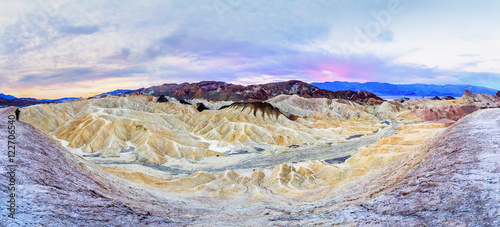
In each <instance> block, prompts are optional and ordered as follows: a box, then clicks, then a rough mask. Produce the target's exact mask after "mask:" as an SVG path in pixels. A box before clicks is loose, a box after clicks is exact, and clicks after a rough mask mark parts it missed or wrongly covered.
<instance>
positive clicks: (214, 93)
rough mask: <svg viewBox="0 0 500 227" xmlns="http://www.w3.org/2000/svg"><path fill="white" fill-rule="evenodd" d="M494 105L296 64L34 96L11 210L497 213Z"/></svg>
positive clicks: (213, 221)
mask: <svg viewBox="0 0 500 227" xmlns="http://www.w3.org/2000/svg"><path fill="white" fill-rule="evenodd" d="M499 107H500V92H498V93H497V94H496V95H486V94H474V93H472V92H470V91H467V90H466V91H465V92H464V94H463V95H462V96H461V97H457V98H453V97H447V98H443V97H442V98H439V97H435V98H418V99H397V100H384V99H382V98H380V97H378V96H377V95H375V94H373V93H370V92H366V91H359V92H356V91H335V92H334V91H329V90H323V89H320V88H318V87H315V86H313V85H310V84H307V83H304V82H301V81H296V80H293V81H287V82H278V83H269V84H259V85H250V86H242V85H233V84H230V83H225V82H214V81H204V82H199V83H192V84H187V83H185V84H164V85H159V86H153V87H149V88H144V89H140V90H135V91H129V92H122V93H119V94H114V95H101V96H96V97H92V98H81V99H75V100H70V101H66V102H61V103H49V104H37V105H31V106H26V107H23V108H21V109H20V110H21V114H20V121H19V122H16V123H15V126H16V129H17V131H18V132H17V133H18V136H17V137H18V140H17V143H18V144H19V145H18V151H17V152H18V163H19V164H18V165H19V167H18V169H17V173H16V174H17V175H16V176H17V177H18V179H19V182H21V183H19V188H18V190H19V194H20V197H19V198H18V201H19V204H18V206H19V210H21V211H22V212H21V213H18V215H19V216H20V218H18V219H16V220H14V223H17V224H19V225H37V224H42V225H47V224H48V225H50V224H51V223H60V224H61V225H65V224H68V225H70V224H71V223H87V224H88V225H195V226H206V225H224V226H239V225H247V226H267V225H278V226H280V225H283V226H286V225H331V224H343V225H377V224H378V225H383V226H393V225H394V226H422V225H424V226H435V225H456V226H461V225H467V226H495V225H500V222H499V221H500V205H499V204H500V197H499V195H500V191H499V188H500V180H499V179H500V178H499V177H498V174H499V173H500V159H499V158H498V157H499V155H500V109H499ZM15 109H16V107H14V106H11V107H8V108H4V109H2V110H1V111H2V114H4V115H10V114H13V113H14V110H15ZM4 118H7V116H4ZM0 124H2V128H4V127H7V124H6V122H4V121H2V122H0ZM0 136H1V138H0V141H1V142H2V143H6V142H5V141H7V139H6V138H7V136H8V135H7V134H5V133H4V132H2V134H0ZM2 146H6V144H3V145H2ZM1 162H2V165H4V164H5V165H6V164H7V160H6V159H4V158H3V157H2V159H1ZM2 177H5V176H2ZM4 180H7V179H4ZM2 190H4V189H2ZM4 199H7V198H2V200H4ZM41 216H43V217H44V218H43V219H41V218H40V217H41ZM2 219H3V221H5V219H6V217H5V216H2Z"/></svg>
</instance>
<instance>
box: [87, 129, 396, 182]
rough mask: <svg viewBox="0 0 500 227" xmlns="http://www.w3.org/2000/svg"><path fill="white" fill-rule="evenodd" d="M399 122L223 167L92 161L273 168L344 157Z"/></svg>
mask: <svg viewBox="0 0 500 227" xmlns="http://www.w3.org/2000/svg"><path fill="white" fill-rule="evenodd" d="M398 126H399V124H398V123H396V122H394V121H391V123H390V124H389V127H385V128H383V129H380V130H378V132H377V133H375V134H373V135H367V136H362V137H359V138H354V139H350V140H348V141H347V142H346V143H338V144H333V145H332V146H329V147H304V148H297V149H294V150H292V151H290V152H287V153H283V154H279V155H276V154H268V155H264V154H262V155H258V156H253V157H250V158H247V159H244V160H242V161H241V162H239V163H237V164H233V165H228V166H224V167H221V168H198V169H196V170H194V169H193V170H186V169H180V168H175V167H170V166H163V165H148V164H144V163H140V162H120V161H92V162H93V163H94V164H100V165H109V164H139V165H143V166H147V167H150V168H153V169H156V170H161V171H166V172H170V173H174V174H191V173H194V172H197V171H206V172H221V171H224V170H233V169H253V168H273V167H274V166H276V165H279V164H284V163H293V162H301V161H307V160H327V159H337V158H343V157H346V156H348V155H351V154H353V153H354V152H355V151H356V150H358V149H359V148H361V147H367V146H369V145H370V144H373V143H375V142H377V141H378V140H380V139H382V138H385V137H387V136H391V135H394V134H395V133H396V132H397V130H396V129H397V128H398Z"/></svg>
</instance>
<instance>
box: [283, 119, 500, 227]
mask: <svg viewBox="0 0 500 227" xmlns="http://www.w3.org/2000/svg"><path fill="white" fill-rule="evenodd" d="M499 157H500V110H499V109H488V110H480V111H477V112H476V113H474V114H471V115H469V116H466V117H465V118H463V119H461V120H460V121H458V122H457V123H455V124H454V125H453V126H451V127H450V128H449V129H448V130H446V131H445V132H444V133H443V134H442V135H440V136H438V137H436V138H434V139H432V140H431V141H429V142H428V143H427V145H425V146H423V147H420V148H419V149H417V150H416V151H414V152H412V153H410V154H408V155H407V156H403V157H401V158H400V159H399V160H397V161H396V162H394V163H393V164H391V165H389V166H388V167H386V168H384V169H382V170H380V171H378V172H376V173H374V174H372V175H369V176H366V177H364V178H361V179H359V180H357V181H353V182H351V183H350V184H349V185H347V186H346V187H343V188H339V189H337V190H335V191H332V192H331V194H330V195H331V197H330V198H328V199H325V200H324V201H325V204H324V205H321V206H315V207H314V208H312V209H306V210H303V211H298V212H293V211H292V212H291V214H290V215H284V216H280V217H278V218H276V220H277V222H276V224H278V223H279V224H285V223H288V224H291V223H293V224H298V223H302V224H305V223H316V224H319V223H321V224H326V223H329V224H357V225H382V226H499V225H500V191H499V190H498V189H499V188H500V158H499ZM290 220H299V221H290Z"/></svg>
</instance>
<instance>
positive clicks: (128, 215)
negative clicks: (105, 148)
mask: <svg viewBox="0 0 500 227" xmlns="http://www.w3.org/2000/svg"><path fill="white" fill-rule="evenodd" d="M0 116H1V117H2V119H3V120H2V121H0V126H1V128H3V129H6V128H7V123H6V122H7V120H6V119H7V117H6V116H5V115H0ZM15 126H16V137H17V139H16V140H15V142H16V145H17V146H16V148H17V153H16V162H15V164H17V165H18V166H17V167H16V170H15V172H16V174H15V179H16V186H15V187H16V190H15V193H16V194H17V196H16V205H17V211H16V214H15V218H16V219H11V218H8V217H7V215H8V214H9V211H7V209H4V208H2V209H1V213H2V216H1V219H0V223H1V226H39V225H42V226H75V225H83V226H137V225H140V224H146V225H149V224H152V225H166V224H176V223H177V224H182V223H186V222H187V221H186V220H189V217H182V213H196V212H197V211H196V210H197V209H194V210H193V211H189V212H186V210H185V209H183V208H181V205H180V204H181V202H180V201H167V200H165V199H164V197H163V196H159V195H157V194H155V193H154V192H149V191H146V190H144V189H141V188H139V187H137V186H134V184H131V182H125V181H123V180H120V179H118V178H116V177H112V176H111V175H109V174H107V173H106V172H105V171H102V170H101V169H100V168H99V167H96V166H94V165H93V164H90V163H88V162H86V161H84V160H83V159H81V158H78V157H76V156H74V155H72V154H71V153H69V152H68V151H67V150H66V149H65V148H63V147H61V146H60V145H59V144H58V143H57V142H55V141H54V140H52V139H51V138H49V137H47V136H45V135H44V134H43V133H42V132H40V131H39V130H37V129H35V128H34V127H33V126H31V125H29V124H26V123H23V122H15ZM7 136H8V134H7V130H2V131H1V133H0V144H1V146H2V147H7ZM0 163H1V166H2V167H6V166H7V165H8V164H10V163H9V162H8V161H7V154H6V153H5V155H1V157H0ZM0 180H1V182H2V186H1V187H0V200H2V201H4V204H5V202H6V201H8V199H9V193H10V191H8V188H7V185H6V184H4V183H5V182H9V180H10V179H9V178H7V174H2V175H1V177H0ZM193 207H194V206H193ZM200 212H201V213H202V211H200ZM170 217H172V218H170Z"/></svg>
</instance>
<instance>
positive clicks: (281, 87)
mask: <svg viewBox="0 0 500 227" xmlns="http://www.w3.org/2000/svg"><path fill="white" fill-rule="evenodd" d="M139 92H140V93H143V94H147V95H153V96H160V95H165V96H173V97H175V98H177V99H193V98H201V99H207V100H210V101H250V102H251V101H264V100H267V99H269V98H272V97H275V96H278V95H298V96H301V97H305V98H329V99H347V100H352V101H356V102H361V103H370V104H379V103H382V101H383V100H382V99H381V98H380V97H378V96H376V95H375V94H372V93H370V92H366V91H359V92H355V91H339V92H332V91H328V90H324V89H320V88H318V87H316V86H313V85H310V84H308V83H305V82H302V81H299V80H290V81H286V82H276V83H268V84H255V85H248V86H244V85H237V84H230V83H226V82H221V81H201V82H198V83H182V84H163V85H159V86H152V87H149V88H144V89H140V90H139Z"/></svg>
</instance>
